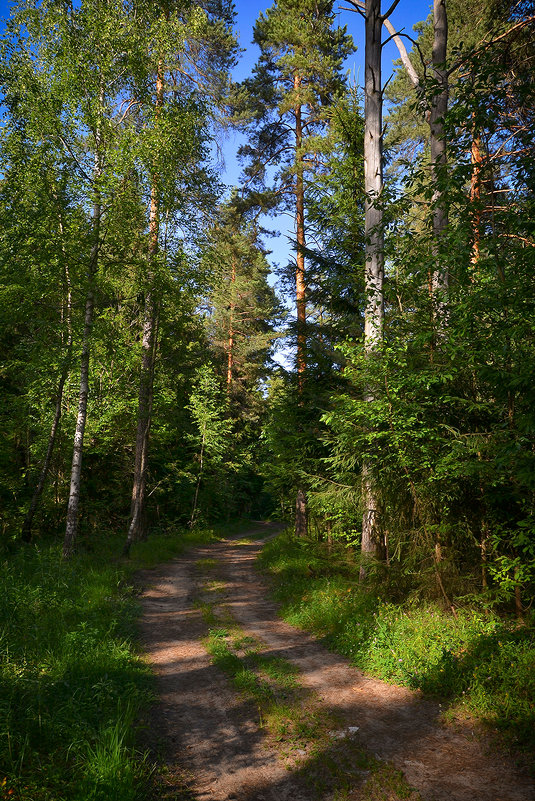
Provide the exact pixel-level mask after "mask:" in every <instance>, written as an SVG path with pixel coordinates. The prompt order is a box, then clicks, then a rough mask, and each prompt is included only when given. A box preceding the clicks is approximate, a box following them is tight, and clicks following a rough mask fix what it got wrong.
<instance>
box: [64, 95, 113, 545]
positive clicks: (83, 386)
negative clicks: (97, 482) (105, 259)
mask: <svg viewBox="0 0 535 801" xmlns="http://www.w3.org/2000/svg"><path fill="white" fill-rule="evenodd" d="M103 102H104V96H103V90H101V94H100V105H101V107H102V105H103ZM101 175H102V154H101V129H100V121H99V124H98V126H97V132H96V137H95V161H94V167H93V191H94V197H95V200H94V203H93V245H92V247H91V255H90V258H89V269H88V276H87V279H88V284H87V296H86V301H85V314H84V332H83V338H82V356H81V359H80V390H79V393H78V414H77V417H76V429H75V432H74V446H73V453H72V465H71V483H70V489H69V502H68V505H67V523H66V526H65V538H64V540H63V558H64V559H68V558H70V557H71V556H72V554H73V553H74V547H75V542H76V535H77V531H78V506H79V504H80V484H81V476H82V456H83V448H84V432H85V424H86V420H87V398H88V395H89V358H90V349H91V331H92V328H93V312H94V308H95V290H94V280H95V275H96V272H97V267H98V259H99V250H100V223H101V218H102V202H101V196H100V186H99V180H100V177H101Z"/></svg>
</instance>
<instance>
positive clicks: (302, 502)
mask: <svg viewBox="0 0 535 801" xmlns="http://www.w3.org/2000/svg"><path fill="white" fill-rule="evenodd" d="M300 85H301V78H300V77H299V75H295V77H294V90H295V91H296V93H297V92H298V91H299V87H300ZM302 147H303V119H302V109H301V105H300V104H298V105H296V107H295V165H296V180H295V228H296V239H297V253H296V259H295V261H296V269H295V300H296V306H297V391H298V393H299V404H300V406H302V403H303V400H302V395H303V390H304V387H305V372H306V282H305V244H306V242H305V188H304V180H303V169H304V168H303V153H302ZM295 533H296V535H297V536H298V537H306V536H307V534H308V513H307V498H306V493H305V491H304V489H303V488H302V487H299V488H298V490H297V497H296V501H295Z"/></svg>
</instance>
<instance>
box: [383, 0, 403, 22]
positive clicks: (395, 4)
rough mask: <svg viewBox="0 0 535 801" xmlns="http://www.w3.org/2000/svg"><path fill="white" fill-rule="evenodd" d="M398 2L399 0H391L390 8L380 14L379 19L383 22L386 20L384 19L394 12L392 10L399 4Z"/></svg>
mask: <svg viewBox="0 0 535 801" xmlns="http://www.w3.org/2000/svg"><path fill="white" fill-rule="evenodd" d="M399 2H400V0H394V2H393V3H392V5H391V6H390V8H389V9H388V11H387V12H386V14H381V20H382V21H383V22H386V20H387V19H388V17H390V16H392V14H393V13H394V11H395V10H396V7H397V6H398V5H399Z"/></svg>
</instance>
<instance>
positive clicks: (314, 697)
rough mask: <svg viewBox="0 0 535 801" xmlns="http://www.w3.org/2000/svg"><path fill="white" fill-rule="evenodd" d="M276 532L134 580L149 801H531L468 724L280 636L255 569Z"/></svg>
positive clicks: (256, 534)
mask: <svg viewBox="0 0 535 801" xmlns="http://www.w3.org/2000/svg"><path fill="white" fill-rule="evenodd" d="M277 530H278V529H277V526H276V525H275V524H258V525H256V526H255V527H254V529H253V528H251V530H249V531H247V532H246V534H243V533H242V534H241V535H239V537H235V538H229V539H226V540H223V541H220V542H216V543H212V544H209V545H203V546H202V547H197V548H195V549H194V550H192V551H190V552H189V553H187V554H185V555H183V556H181V557H180V558H178V559H175V560H174V561H172V562H170V563H167V564H165V565H161V566H160V567H158V568H156V569H154V570H150V571H144V572H143V574H141V576H140V580H141V583H142V585H143V591H142V595H141V601H142V607H143V615H142V620H141V636H142V643H143V646H144V649H145V651H146V654H147V658H148V659H149V660H150V662H151V664H152V666H153V669H154V671H155V673H156V677H157V687H158V701H157V702H156V704H155V705H154V707H153V709H152V711H151V713H150V716H149V719H148V721H147V733H146V739H147V743H148V745H149V747H150V748H151V750H152V751H153V753H154V754H156V755H157V756H158V758H159V761H160V763H161V764H163V765H164V766H165V767H164V769H163V770H161V771H160V772H159V775H158V777H157V779H156V786H155V789H154V797H155V798H157V799H158V801H160V800H161V801H164V799H165V801H171V799H174V800H176V801H179V800H180V801H182V800H183V801H186V800H188V801H190V800H191V801H194V800H195V801H227V800H229V801H230V799H235V800H236V801H315V799H318V801H319V799H323V800H325V799H337V801H342V799H354V801H380V799H384V801H397V799H409V801H417V799H424V800H425V801H427V800H429V801H446V799H447V800H448V801H532V800H533V801H535V788H534V786H533V782H532V781H531V780H530V778H529V776H528V775H527V774H526V773H525V772H524V771H522V770H521V769H520V768H518V767H517V766H515V764H514V762H513V760H511V758H508V757H507V756H506V755H504V754H500V753H498V752H497V751H496V750H495V749H492V748H491V747H490V745H489V744H488V743H487V741H486V740H485V738H484V736H482V734H481V733H477V732H476V730H475V726H474V725H473V724H472V723H471V722H470V721H464V722H459V721H458V722H456V723H455V725H451V724H450V725H445V724H444V723H442V721H441V708H440V704H439V703H438V702H437V701H435V700H433V699H428V698H425V697H423V696H422V695H421V694H419V693H415V692H412V691H411V690H408V689H407V688H402V687H398V686H394V685H390V684H387V683H384V682H381V681H378V680H376V679H373V678H371V677H369V676H366V675H364V674H363V673H361V672H360V671H359V670H357V669H356V668H354V667H352V666H351V665H350V663H349V662H348V660H346V659H344V658H343V657H341V656H338V655H336V654H333V653H331V652H329V651H328V650H326V649H325V648H324V647H323V645H322V644H321V643H320V642H319V641H318V640H316V639H314V638H313V637H312V636H310V635H308V634H305V633H304V632H302V631H299V630H297V629H295V628H293V627H291V626H289V625H288V624H286V623H284V622H283V621H282V620H280V618H278V616H277V608H276V605H275V604H274V603H273V602H272V601H270V600H269V594H268V590H267V587H266V583H265V580H264V579H263V578H262V577H261V575H260V574H259V573H258V572H257V570H256V569H255V559H256V557H257V555H258V553H259V551H260V549H261V547H262V539H261V538H262V537H265V536H270V535H272V534H273V533H276V531H277Z"/></svg>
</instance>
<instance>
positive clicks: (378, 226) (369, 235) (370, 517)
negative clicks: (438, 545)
mask: <svg viewBox="0 0 535 801" xmlns="http://www.w3.org/2000/svg"><path fill="white" fill-rule="evenodd" d="M382 25H383V18H382V17H381V0H366V44H365V73H364V77H365V101H364V185H365V192H366V203H365V209H364V216H365V219H364V227H365V236H366V245H365V258H366V264H365V292H366V308H365V316H364V351H365V354H366V357H367V358H371V357H372V356H373V354H374V353H375V351H377V350H378V348H379V347H380V346H381V343H382V339H383V316H384V305H383V274H384V235H383V210H382V208H381V205H380V204H381V202H382V198H381V194H382V191H383V165H382V149H383V148H382V136H383V108H382V106H383V97H382V87H381V50H382V43H381V32H382ZM365 399H366V400H367V401H370V402H371V401H373V399H374V398H373V393H372V392H371V390H369V389H368V390H367V391H366V396H365ZM362 502H363V516H362V544H361V551H362V565H361V570H360V579H361V580H364V578H365V577H366V569H367V563H369V562H370V561H371V560H372V559H374V558H377V557H378V556H379V552H380V542H381V527H380V519H379V498H378V493H377V489H376V487H375V486H374V482H373V476H372V472H371V469H370V466H369V464H367V463H364V464H363V466H362Z"/></svg>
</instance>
